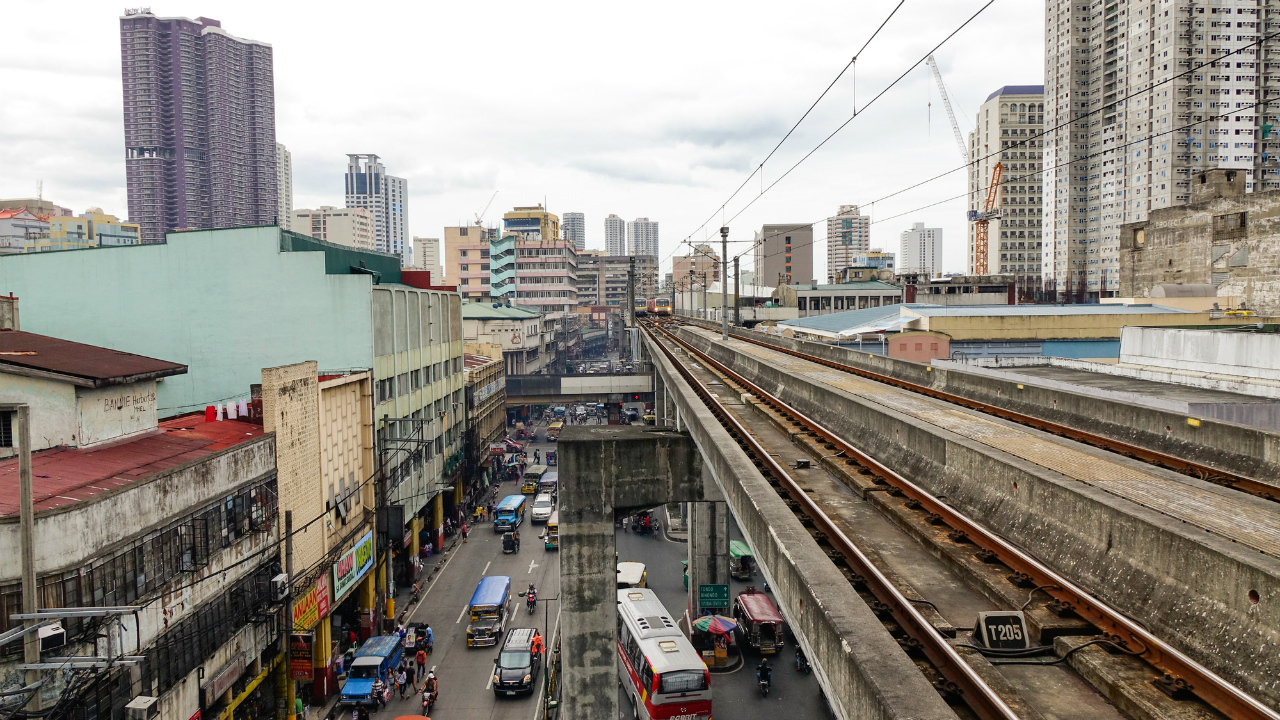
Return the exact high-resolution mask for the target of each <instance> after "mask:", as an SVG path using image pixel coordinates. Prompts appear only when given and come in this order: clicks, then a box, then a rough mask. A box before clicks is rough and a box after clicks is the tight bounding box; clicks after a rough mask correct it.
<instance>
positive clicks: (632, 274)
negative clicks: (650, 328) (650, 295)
mask: <svg viewBox="0 0 1280 720" xmlns="http://www.w3.org/2000/svg"><path fill="white" fill-rule="evenodd" d="M627 317H628V318H629V321H628V322H627V327H635V324H636V321H635V317H636V256H635V255H632V256H631V262H630V264H629V265H628V266H627Z"/></svg>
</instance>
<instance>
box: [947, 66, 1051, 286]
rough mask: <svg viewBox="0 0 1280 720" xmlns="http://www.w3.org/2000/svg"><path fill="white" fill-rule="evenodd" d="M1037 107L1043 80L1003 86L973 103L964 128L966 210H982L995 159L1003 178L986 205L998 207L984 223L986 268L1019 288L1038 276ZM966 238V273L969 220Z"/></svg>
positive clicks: (971, 246)
mask: <svg viewBox="0 0 1280 720" xmlns="http://www.w3.org/2000/svg"><path fill="white" fill-rule="evenodd" d="M1043 106H1044V86H1043V85H1006V86H1004V87H1002V88H1000V89H999V90H996V91H995V92H993V93H991V95H989V96H987V100H986V102H984V103H983V104H982V105H981V106H980V107H979V108H978V118H977V122H976V125H975V127H976V128H977V129H976V130H974V131H973V132H971V133H969V157H971V158H973V164H972V165H971V166H970V168H969V211H970V212H971V213H974V212H982V211H983V208H985V207H986V201H987V193H988V190H989V188H990V186H991V175H992V173H993V172H994V171H995V166H996V163H1001V164H1002V165H1003V169H1002V172H1003V178H1002V180H1001V183H1000V188H999V192H998V193H997V195H996V205H995V206H994V207H993V208H992V209H993V210H994V211H997V212H999V219H997V220H992V221H991V222H990V223H989V224H988V227H987V272H988V273H991V274H996V273H999V274H1009V275H1015V276H1017V277H1018V284H1019V285H1020V286H1024V287H1034V286H1039V285H1040V278H1041V275H1042V272H1041V271H1042V268H1041V254H1042V251H1043V247H1042V244H1043V242H1044V239H1043V225H1044V221H1043V217H1044V212H1043V202H1044V196H1043V194H1042V193H1043V190H1044V176H1043V174H1042V170H1043V167H1042V166H1041V162H1040V160H1041V158H1040V154H1041V153H1042V152H1043V150H1042V149H1041V148H1043V146H1044V138H1043V137H1040V136H1041V135H1042V134H1043V132H1044V114H1043V113H1041V111H1040V108H1042V107H1043ZM1024 107H1025V108H1027V110H1026V111H1023V108H1024ZM1032 108H1034V109H1032ZM1024 166H1035V167H1030V168H1029V169H1026V168H1024ZM968 238H969V241H968V255H967V264H966V267H967V268H968V272H969V274H971V275H972V274H974V273H976V272H977V270H976V269H975V263H976V259H977V254H976V250H975V248H976V247H977V229H976V226H975V224H974V223H972V222H971V223H969V227H968Z"/></svg>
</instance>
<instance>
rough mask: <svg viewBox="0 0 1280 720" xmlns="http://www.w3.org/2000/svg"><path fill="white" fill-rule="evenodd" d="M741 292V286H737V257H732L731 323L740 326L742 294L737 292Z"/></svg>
mask: <svg viewBox="0 0 1280 720" xmlns="http://www.w3.org/2000/svg"><path fill="white" fill-rule="evenodd" d="M740 292H742V288H741V287H739V286H738V258H737V256H735V257H734V258H733V324H734V325H737V326H738V327H742V296H741V295H739V294H738V293H740Z"/></svg>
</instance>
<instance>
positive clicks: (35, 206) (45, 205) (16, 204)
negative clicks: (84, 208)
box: [0, 198, 75, 217]
mask: <svg viewBox="0 0 1280 720" xmlns="http://www.w3.org/2000/svg"><path fill="white" fill-rule="evenodd" d="M18 208H26V209H27V210H29V211H31V213H32V214H33V215H48V216H49V217H58V216H66V217H71V216H72V215H75V213H73V212H71V208H66V207H62V206H61V205H58V204H56V203H54V202H53V201H51V200H45V199H44V198H8V199H0V210H17V209H18Z"/></svg>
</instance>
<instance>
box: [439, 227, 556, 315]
mask: <svg viewBox="0 0 1280 720" xmlns="http://www.w3.org/2000/svg"><path fill="white" fill-rule="evenodd" d="M529 234H530V235H531V236H532V235H533V233H532V232H531V233H529ZM468 287H469V286H468ZM461 289H462V288H461V287H459V290H461ZM489 293H490V296H491V297H492V298H494V299H499V298H501V299H502V300H504V301H507V302H510V303H512V304H516V305H521V306H524V307H528V308H536V309H538V310H541V311H542V312H546V313H572V312H573V308H574V306H576V305H577V304H578V252H577V250H575V249H574V247H573V245H572V244H571V243H569V242H568V241H566V240H559V239H556V240H537V239H532V240H525V239H522V236H521V235H518V234H508V235H504V236H503V237H502V238H500V239H498V240H495V241H493V242H491V243H490V244H489Z"/></svg>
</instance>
